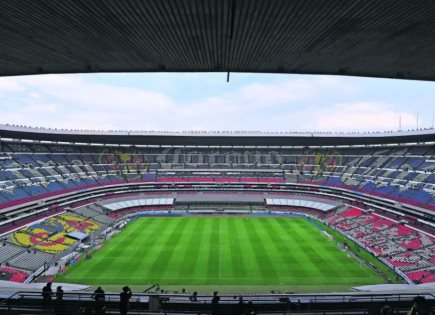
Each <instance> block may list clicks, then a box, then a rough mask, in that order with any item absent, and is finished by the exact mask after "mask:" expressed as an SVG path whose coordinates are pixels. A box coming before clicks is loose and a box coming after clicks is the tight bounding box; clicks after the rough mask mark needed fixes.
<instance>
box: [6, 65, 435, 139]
mask: <svg viewBox="0 0 435 315" xmlns="http://www.w3.org/2000/svg"><path fill="white" fill-rule="evenodd" d="M434 114H435V83H433V82H421V81H408V80H394V79H375V78H357V77H341V76H317V75H288V74H279V75H274V74H238V73H232V74H231V77H230V82H229V83H227V82H226V74H225V73H142V74H68V75H39V76H38V75H37V76H21V77H3V78H0V123H2V124H16V125H25V126H32V127H47V128H66V129H92V130H161V131H162V130H171V131H185V130H204V131H214V130H232V131H251V130H254V131H347V132H353V131H384V130H398V129H399V119H401V126H402V129H403V130H406V129H415V128H416V126H417V115H418V121H419V127H420V128H428V127H431V126H432V125H433V117H434ZM399 117H400V118H399Z"/></svg>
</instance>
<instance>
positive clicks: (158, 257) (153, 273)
mask: <svg viewBox="0 0 435 315" xmlns="http://www.w3.org/2000/svg"><path fill="white" fill-rule="evenodd" d="M186 224H187V220H174V218H168V224H167V226H165V228H164V229H163V230H162V231H161V232H160V237H159V239H158V240H157V242H156V243H155V244H154V248H155V255H149V259H150V260H151V259H152V260H154V261H153V263H152V265H151V266H150V268H149V270H148V275H147V279H149V280H151V281H152V282H156V283H158V282H159V281H161V280H163V278H162V276H163V273H164V272H165V269H166V268H167V266H168V263H169V260H170V258H171V256H172V255H173V253H174V251H173V247H174V244H175V243H176V242H177V237H178V236H179V234H180V231H181V229H182V228H183V227H184V225H186ZM163 231H164V233H163Z"/></svg>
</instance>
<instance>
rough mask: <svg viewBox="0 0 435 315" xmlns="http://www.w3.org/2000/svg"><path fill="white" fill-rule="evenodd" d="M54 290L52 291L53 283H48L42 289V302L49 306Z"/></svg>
mask: <svg viewBox="0 0 435 315" xmlns="http://www.w3.org/2000/svg"><path fill="white" fill-rule="evenodd" d="M52 293H53V290H52V289H51V282H47V284H46V285H45V286H44V287H43V288H42V300H43V301H44V302H45V303H46V304H49V303H50V302H51V294H52Z"/></svg>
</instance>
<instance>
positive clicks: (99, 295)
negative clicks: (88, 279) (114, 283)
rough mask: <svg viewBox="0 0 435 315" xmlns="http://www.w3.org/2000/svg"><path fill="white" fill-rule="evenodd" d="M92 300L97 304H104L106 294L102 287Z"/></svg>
mask: <svg viewBox="0 0 435 315" xmlns="http://www.w3.org/2000/svg"><path fill="white" fill-rule="evenodd" d="M91 298H93V299H94V300H95V302H104V301H105V300H106V294H105V293H104V290H103V289H102V288H101V287H98V288H97V289H96V290H95V291H94V293H93V294H92V295H91Z"/></svg>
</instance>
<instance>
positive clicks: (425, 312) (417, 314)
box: [408, 296, 434, 315]
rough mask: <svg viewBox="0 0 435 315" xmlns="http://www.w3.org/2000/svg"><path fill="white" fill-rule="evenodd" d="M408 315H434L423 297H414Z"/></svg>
mask: <svg viewBox="0 0 435 315" xmlns="http://www.w3.org/2000/svg"><path fill="white" fill-rule="evenodd" d="M408 315H434V312H433V311H432V310H431V308H430V305H429V303H427V301H426V299H425V298H424V297H423V296H416V297H415V298H414V300H413V304H412V307H411V309H410V310H409V312H408Z"/></svg>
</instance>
